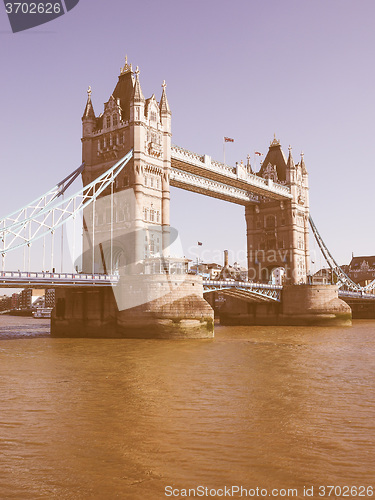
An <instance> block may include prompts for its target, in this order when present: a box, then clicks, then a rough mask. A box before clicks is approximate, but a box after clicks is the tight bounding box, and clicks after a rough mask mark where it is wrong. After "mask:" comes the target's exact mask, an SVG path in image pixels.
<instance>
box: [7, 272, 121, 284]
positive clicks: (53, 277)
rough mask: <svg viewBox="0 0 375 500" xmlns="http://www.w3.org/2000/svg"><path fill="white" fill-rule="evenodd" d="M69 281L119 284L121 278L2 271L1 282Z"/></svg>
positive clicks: (79, 274)
mask: <svg viewBox="0 0 375 500" xmlns="http://www.w3.org/2000/svg"><path fill="white" fill-rule="evenodd" d="M38 280H39V281H46V282H47V281H68V282H77V281H82V282H87V281H95V282H99V281H102V282H107V283H117V282H118V280H119V276H117V275H110V274H99V273H98V274H81V273H50V272H43V271H42V272H27V271H0V282H1V281H20V282H22V283H23V282H26V281H38Z"/></svg>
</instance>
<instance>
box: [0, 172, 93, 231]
mask: <svg viewBox="0 0 375 500" xmlns="http://www.w3.org/2000/svg"><path fill="white" fill-rule="evenodd" d="M83 168H84V164H83V163H82V165H81V166H80V167H78V168H77V169H76V170H74V172H72V173H71V174H70V175H68V176H67V177H65V179H63V180H62V181H61V182H59V183H58V184H57V185H56V186H54V187H53V188H52V189H50V190H49V191H47V193H45V194H43V195H42V196H41V197H40V198H37V199H36V200H34V201H32V202H31V203H29V204H28V205H26V206H25V207H22V208H21V209H19V210H16V211H15V212H13V213H11V214H9V215H8V216H7V217H5V218H4V219H0V234H1V232H3V231H4V229H6V228H8V227H10V226H15V225H16V224H18V223H21V222H22V221H24V220H27V219H32V218H33V217H34V216H35V215H36V214H38V213H39V212H40V211H41V210H43V209H45V208H46V207H48V206H50V205H51V204H52V203H53V202H54V201H55V200H56V199H57V198H58V197H59V196H62V195H63V194H64V193H65V191H66V190H67V189H68V187H69V186H70V185H71V184H72V183H73V182H74V181H75V180H76V179H77V177H78V176H79V175H80V174H81V173H82V171H83Z"/></svg>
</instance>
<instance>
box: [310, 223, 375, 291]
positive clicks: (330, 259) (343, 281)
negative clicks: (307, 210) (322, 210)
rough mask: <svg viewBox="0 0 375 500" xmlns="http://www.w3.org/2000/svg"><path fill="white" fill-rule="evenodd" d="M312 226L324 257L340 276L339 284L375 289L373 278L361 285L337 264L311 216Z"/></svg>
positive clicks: (355, 289) (355, 287)
mask: <svg viewBox="0 0 375 500" xmlns="http://www.w3.org/2000/svg"><path fill="white" fill-rule="evenodd" d="M309 220H310V226H311V229H312V232H313V234H314V236H315V239H316V241H317V243H318V246H319V248H320V250H321V252H322V254H323V257H324V258H325V260H326V262H327V264H328V265H329V267H330V268H331V269H332V271H333V272H334V273H335V275H336V276H337V278H338V282H337V284H338V286H339V287H341V286H345V287H347V288H348V289H349V290H352V291H353V292H359V293H361V292H370V291H371V290H374V289H375V280H373V281H372V282H371V283H369V284H368V285H367V286H361V285H358V284H357V283H355V282H354V281H353V280H352V279H351V278H350V277H349V276H348V275H347V274H346V273H345V272H344V271H343V270H342V269H341V267H340V266H339V265H338V264H337V262H336V261H335V259H334V258H333V256H332V254H331V252H330V251H329V250H328V248H327V245H326V244H325V243H324V240H323V238H322V237H321V236H320V234H319V231H318V229H317V227H316V225H315V224H314V221H313V220H312V218H311V217H310V219H309Z"/></svg>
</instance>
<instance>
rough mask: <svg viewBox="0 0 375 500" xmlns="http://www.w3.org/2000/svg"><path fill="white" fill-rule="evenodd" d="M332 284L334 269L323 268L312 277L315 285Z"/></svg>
mask: <svg viewBox="0 0 375 500" xmlns="http://www.w3.org/2000/svg"><path fill="white" fill-rule="evenodd" d="M330 283H332V269H331V268H330V267H323V268H322V269H319V271H317V272H316V273H315V274H313V276H312V284H313V285H329V284H330Z"/></svg>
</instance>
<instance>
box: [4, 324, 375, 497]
mask: <svg viewBox="0 0 375 500" xmlns="http://www.w3.org/2000/svg"><path fill="white" fill-rule="evenodd" d="M48 332H49V326H48V320H35V319H32V318H14V317H8V316H0V390H1V393H0V394H1V407H0V499H1V500H3V499H17V500H24V499H25V500H29V499H32V500H34V499H62V500H64V499H72V500H73V499H74V500H80V499H100V500H101V499H103V500H107V499H109V500H110V499H117V498H119V499H131V500H133V499H134V500H138V499H139V500H144V499H146V500H147V499H150V500H154V499H159V498H168V497H166V496H165V494H164V493H165V490H164V489H165V487H166V486H168V485H171V486H173V487H174V488H176V489H179V490H181V489H183V488H189V487H190V488H194V487H197V486H199V485H204V486H207V487H209V488H216V489H219V488H222V487H224V486H231V485H242V486H243V487H245V488H247V489H250V488H256V487H257V486H258V487H260V488H267V489H268V491H270V490H271V489H272V488H296V489H297V490H298V493H299V494H298V498H303V495H302V493H303V486H311V485H313V486H315V492H314V497H313V498H336V496H330V497H329V496H328V495H327V496H324V497H320V496H319V495H318V490H317V487H318V486H319V485H341V486H343V485H357V486H360V485H364V486H369V485H374V486H375V484H374V483H375V474H374V467H375V390H374V385H375V321H372V322H371V321H357V322H356V323H355V324H354V326H353V327H352V328H345V329H339V328H331V329H325V328H316V327H315V328H298V327H288V328H287V327H220V326H218V327H216V338H215V339H214V340H204V341H202V340H199V341H195V340H192V341H161V340H155V341H153V340H112V339H111V340H91V339H67V340H66V339H51V338H49V336H48ZM173 498H176V496H175V497H173ZM217 498H219V497H217ZM277 498H282V496H281V495H280V496H279V497H277ZM337 498H341V497H340V496H337ZM343 498H344V497H343ZM345 498H348V496H346V497H345ZM349 498H354V496H351V495H350V496H349ZM367 498H369V497H367Z"/></svg>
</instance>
